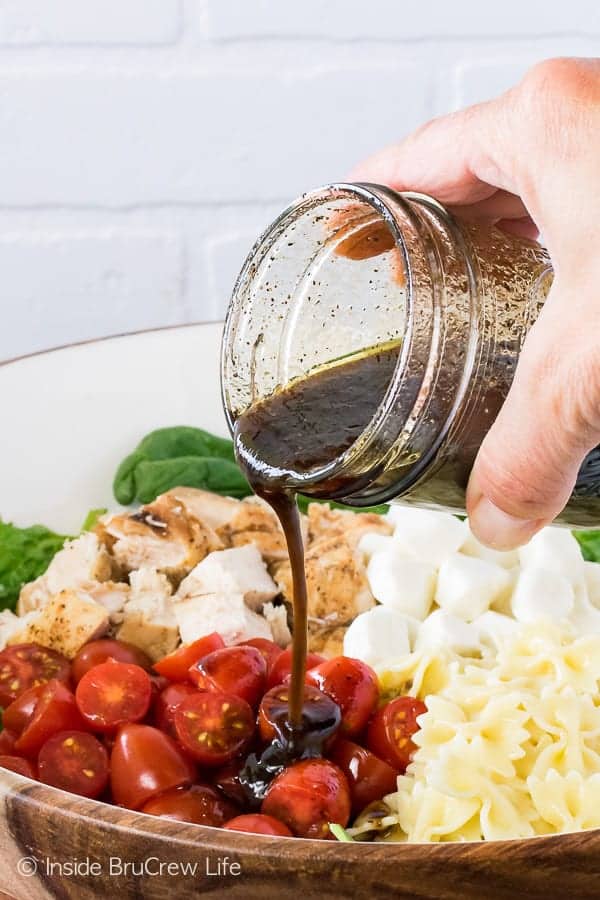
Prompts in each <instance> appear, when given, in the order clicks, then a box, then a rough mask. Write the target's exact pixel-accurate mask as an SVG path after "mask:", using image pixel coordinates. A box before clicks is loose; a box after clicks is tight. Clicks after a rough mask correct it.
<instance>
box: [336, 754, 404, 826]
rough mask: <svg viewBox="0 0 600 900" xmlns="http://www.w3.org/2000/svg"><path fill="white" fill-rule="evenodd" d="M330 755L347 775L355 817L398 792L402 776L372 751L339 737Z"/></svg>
mask: <svg viewBox="0 0 600 900" xmlns="http://www.w3.org/2000/svg"><path fill="white" fill-rule="evenodd" d="M328 755H329V759H331V761H332V762H334V763H335V764H336V766H339V767H340V769H341V770H342V772H343V773H344V775H345V776H346V780H347V781H348V786H349V788H350V798H351V800H352V815H353V816H357V815H358V814H359V813H360V812H362V811H363V809H365V807H367V806H368V805H369V803H373V802H374V801H375V800H381V798H382V797H385V795H386V794H391V793H393V791H395V790H396V785H397V781H398V773H397V772H396V771H395V770H394V769H393V768H392V767H391V766H389V765H388V764H387V763H386V762H384V761H383V760H382V759H378V758H377V757H376V756H375V755H374V754H373V753H371V751H370V750H366V749H365V748H364V747H360V746H359V745H358V744H355V743H353V742H352V741H346V740H344V739H343V738H339V739H338V740H337V741H336V742H335V744H334V745H333V747H332V749H331V751H330V753H329V754H328Z"/></svg>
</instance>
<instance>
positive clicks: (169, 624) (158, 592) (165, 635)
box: [117, 568, 179, 662]
mask: <svg viewBox="0 0 600 900" xmlns="http://www.w3.org/2000/svg"><path fill="white" fill-rule="evenodd" d="M129 580H130V582H131V592H130V599H129V600H128V602H127V603H126V604H125V607H124V609H123V624H122V625H121V627H120V628H119V630H118V632H117V637H118V638H119V640H121V641H127V642H128V643H130V644H135V646H136V647H139V648H140V649H141V650H144V651H145V652H146V653H147V654H148V656H149V657H150V658H151V659H152V660H154V661H155V662H156V661H157V660H159V659H162V657H163V656H166V655H167V654H169V653H172V652H173V650H175V648H176V647H177V645H178V643H179V629H178V627H177V619H176V617H175V612H174V604H173V600H172V598H171V590H172V589H171V584H170V582H169V580H168V578H167V577H166V576H165V575H163V574H162V573H160V572H157V571H156V570H155V569H150V568H142V569H139V570H138V571H135V572H132V573H131V574H130V576H129Z"/></svg>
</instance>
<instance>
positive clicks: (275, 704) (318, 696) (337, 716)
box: [258, 684, 341, 743]
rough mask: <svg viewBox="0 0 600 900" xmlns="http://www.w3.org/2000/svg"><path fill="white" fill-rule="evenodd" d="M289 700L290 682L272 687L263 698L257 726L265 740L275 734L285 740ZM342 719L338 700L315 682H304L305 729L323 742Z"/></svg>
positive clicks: (315, 739)
mask: <svg viewBox="0 0 600 900" xmlns="http://www.w3.org/2000/svg"><path fill="white" fill-rule="evenodd" d="M289 702H290V686H289V684H280V685H278V686H277V687H274V688H271V690H270V691H267V693H266V694H265V695H264V697H263V698H262V700H261V703H260V706H259V709H258V729H259V731H260V736H261V739H262V740H263V741H264V742H265V743H268V742H269V741H272V740H273V739H274V738H276V737H282V738H283V739H284V740H285V739H286V738H287V737H288V736H289V725H288V723H289ZM340 721H341V712H340V708H339V706H338V705H337V703H336V702H335V700H333V699H332V698H331V697H330V696H329V695H328V694H324V693H323V691H320V690H319V689H318V688H316V687H313V685H312V684H305V685H304V702H303V704H302V723H303V725H304V726H306V733H307V734H310V736H311V738H312V739H313V740H314V741H320V742H321V743H323V742H325V741H326V740H327V739H328V738H329V737H331V735H332V734H334V733H335V732H336V731H337V730H338V728H339V726H340ZM303 732H304V729H303Z"/></svg>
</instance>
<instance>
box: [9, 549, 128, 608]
mask: <svg viewBox="0 0 600 900" xmlns="http://www.w3.org/2000/svg"><path fill="white" fill-rule="evenodd" d="M112 574H113V563H112V560H111V558H110V555H109V554H108V553H107V551H106V548H105V547H103V546H102V544H101V543H100V541H99V540H98V536H97V535H96V534H93V533H92V532H86V533H85V534H82V535H81V536H80V537H78V538H75V540H73V541H66V542H65V546H64V547H63V549H62V550H59V551H58V553H57V554H56V556H55V557H54V559H53V560H52V561H51V563H50V565H49V566H48V568H47V569H46V572H45V573H44V574H43V575H40V577H39V578H36V579H35V581H32V582H30V583H29V584H25V585H23V587H22V588H21V593H20V595H19V602H18V606H17V612H18V613H19V615H21V616H22V615H24V614H25V613H27V612H30V611H31V610H34V609H39V608H40V607H42V606H44V604H45V603H47V602H48V601H49V600H50V599H51V597H54V596H55V595H56V594H59V593H60V592H61V591H63V590H65V589H66V588H86V586H87V585H89V584H92V583H96V582H103V581H108V580H109V579H110V578H111V576H112Z"/></svg>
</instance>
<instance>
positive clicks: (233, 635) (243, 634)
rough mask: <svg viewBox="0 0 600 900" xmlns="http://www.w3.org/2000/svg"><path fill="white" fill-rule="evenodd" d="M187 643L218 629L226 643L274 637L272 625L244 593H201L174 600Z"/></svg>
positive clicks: (178, 620) (185, 642) (179, 624)
mask: <svg viewBox="0 0 600 900" xmlns="http://www.w3.org/2000/svg"><path fill="white" fill-rule="evenodd" d="M173 609H174V612H175V617H176V620H177V624H178V626H179V633H180V635H181V640H182V641H183V643H184V644H190V643H191V642H192V641H195V640H197V639H198V638H200V637H203V636H204V635H206V634H211V633H212V632H213V631H218V632H219V634H220V635H221V637H222V638H223V640H224V641H225V643H226V644H227V645H229V644H237V643H238V642H239V641H247V640H250V638H256V637H260V638H268V640H273V633H272V631H271V626H270V625H269V623H268V622H267V620H266V619H264V618H263V617H262V616H259V615H258V613H255V612H254V611H253V610H251V609H250V608H249V607H248V606H246V603H245V602H244V595H243V594H223V593H214V594H199V595H197V596H192V595H190V596H188V597H186V598H185V599H183V600H177V601H176V602H175V603H174V604H173Z"/></svg>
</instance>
